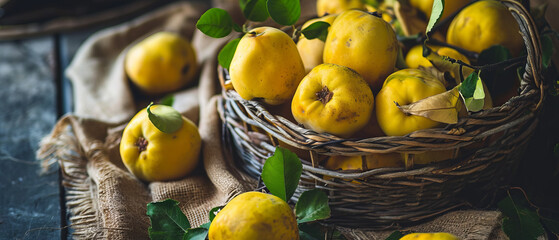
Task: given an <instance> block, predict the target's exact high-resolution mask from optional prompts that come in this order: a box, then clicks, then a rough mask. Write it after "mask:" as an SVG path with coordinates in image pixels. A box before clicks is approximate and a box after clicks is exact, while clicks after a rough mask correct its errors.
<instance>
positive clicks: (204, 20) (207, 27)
mask: <svg viewBox="0 0 559 240" xmlns="http://www.w3.org/2000/svg"><path fill="white" fill-rule="evenodd" d="M196 28H198V29H199V30H200V31H201V32H203V33H204V34H206V35H208V36H210V37H213V38H222V37H225V36H227V35H229V33H231V31H232V30H233V19H232V18H231V15H229V13H228V12H227V11H225V10H223V9H220V8H210V9H208V11H206V12H205V13H204V14H202V16H200V19H198V22H197V23H196Z"/></svg>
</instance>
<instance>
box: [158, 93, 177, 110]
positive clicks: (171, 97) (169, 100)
mask: <svg viewBox="0 0 559 240" xmlns="http://www.w3.org/2000/svg"><path fill="white" fill-rule="evenodd" d="M174 102H175V96H174V95H172V94H171V95H167V96H165V97H164V98H163V99H161V101H159V104H161V105H165V106H169V107H172V106H173V103H174Z"/></svg>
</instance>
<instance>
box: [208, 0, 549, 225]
mask: <svg viewBox="0 0 559 240" xmlns="http://www.w3.org/2000/svg"><path fill="white" fill-rule="evenodd" d="M501 2H502V3H503V4H504V5H505V6H506V7H507V8H508V9H509V10H510V12H511V13H512V14H513V16H514V18H515V19H516V20H517V21H518V23H519V25H520V30H521V34H522V36H523V39H524V42H525V45H526V50H527V54H528V55H527V59H526V65H525V70H526V71H525V74H524V75H523V79H522V82H521V87H520V94H519V95H518V96H515V97H513V98H511V99H510V100H509V101H508V102H506V103H505V104H503V105H501V106H497V107H493V108H490V109H486V110H483V111H480V112H476V113H471V114H469V115H468V116H466V117H461V118H460V119H459V121H458V123H456V124H449V125H446V126H443V127H439V128H432V129H426V130H420V131H416V132H412V133H410V134H408V135H405V136H385V137H374V138H366V139H343V138H339V137H336V136H333V135H330V134H325V133H317V132H314V131H312V130H309V129H305V128H303V127H301V126H299V125H298V124H296V123H295V122H294V121H291V120H288V119H286V118H284V117H282V116H279V115H274V114H272V113H270V111H268V110H267V109H266V106H265V105H264V104H262V103H261V102H258V101H248V100H244V99H242V98H241V97H240V96H239V95H238V94H237V93H236V92H235V91H234V90H232V89H230V88H227V87H226V84H227V82H228V75H227V72H226V71H225V70H223V69H219V70H218V71H219V77H220V80H221V81H222V84H223V87H224V90H223V99H222V101H221V103H220V104H219V105H220V109H219V112H220V115H221V119H222V120H223V123H224V131H225V132H227V134H226V135H227V136H228V138H226V139H224V141H226V142H227V144H226V146H230V147H231V150H232V151H233V152H234V153H235V154H236V155H237V156H239V157H238V161H239V162H238V165H239V166H240V167H241V168H242V169H243V170H244V171H246V172H247V173H249V174H250V175H251V176H253V177H255V178H258V177H259V176H260V172H261V169H262V166H263V163H264V162H265V160H266V159H267V158H268V157H269V156H271V155H272V154H273V152H274V150H275V147H276V146H277V145H278V144H279V143H280V142H281V143H282V144H287V145H289V146H290V147H291V148H296V149H299V150H302V151H304V152H305V153H306V156H301V155H299V156H300V158H301V161H302V163H303V174H302V176H301V181H300V184H299V187H298V189H297V191H296V193H295V195H294V197H293V200H295V201H296V200H297V198H298V197H299V196H300V194H301V193H302V192H303V191H305V190H309V189H314V188H319V189H323V190H324V191H325V192H326V193H327V194H328V196H329V204H330V207H331V210H332V213H331V218H330V219H329V220H327V223H330V224H335V225H339V226H345V227H359V228H370V229H380V228H390V227H394V226H398V225H406V224H412V223H416V222H418V221H422V220H425V219H429V218H431V217H434V216H437V215H440V214H442V213H444V212H447V211H450V210H452V209H456V208H459V207H464V206H465V207H472V206H476V207H479V206H487V205H488V204H491V203H493V202H494V200H495V199H494V198H495V193H496V192H497V191H496V190H498V189H499V188H502V187H504V186H506V185H507V183H509V182H510V180H511V179H510V178H511V176H512V175H513V174H512V173H513V172H514V171H515V170H516V167H517V166H518V162H519V160H520V157H521V156H522V154H523V152H524V151H525V148H526V147H527V143H528V142H529V140H530V137H531V136H532V135H533V133H534V129H535V127H536V126H537V123H538V113H539V110H540V109H541V104H542V102H543V99H544V97H545V91H544V88H545V85H544V83H543V82H542V75H541V72H542V70H541V69H542V60H541V56H542V54H541V46H540V44H539V43H540V39H539V35H538V32H537V29H536V27H535V25H534V22H533V20H532V19H531V17H530V16H529V12H528V11H527V10H526V9H525V8H524V7H523V6H522V5H521V4H519V3H518V2H516V1H513V0H502V1H501ZM433 151H444V152H451V153H452V154H451V155H452V156H453V157H452V158H450V159H448V160H445V161H441V162H436V163H431V164H427V165H418V164H414V161H413V160H414V156H416V155H417V154H421V153H425V152H433ZM389 153H399V154H407V155H408V161H407V163H406V166H403V167H383V168H375V169H368V168H367V166H366V165H367V164H366V161H365V160H363V163H364V164H363V166H362V167H363V170H355V171H342V170H329V169H326V168H324V167H323V166H321V165H320V161H321V160H322V159H324V158H325V156H336V155H343V156H356V155H357V156H364V155H369V154H389Z"/></svg>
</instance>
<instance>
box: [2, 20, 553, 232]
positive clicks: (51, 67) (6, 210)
mask: <svg viewBox="0 0 559 240" xmlns="http://www.w3.org/2000/svg"><path fill="white" fill-rule="evenodd" d="M121 21H122V20H121ZM110 24H114V23H110ZM110 24H104V25H103V24H101V25H97V26H95V27H88V28H86V29H81V30H78V31H75V30H74V31H65V32H58V33H49V34H45V35H42V36H40V37H32V38H23V39H15V40H9V41H2V40H0V99H2V102H1V103H0V239H67V238H69V233H71V229H70V228H69V227H68V224H69V223H68V221H67V212H66V206H65V200H64V199H65V196H64V194H65V193H64V189H63V187H62V186H61V184H60V178H61V175H60V170H59V168H58V166H57V165H56V164H55V165H54V166H52V167H51V168H50V169H48V171H46V172H45V173H41V166H40V162H38V160H37V159H36V157H35V152H36V151H37V149H38V147H39V142H40V140H41V138H42V137H44V136H45V135H47V134H48V133H49V132H50V130H51V129H52V127H53V126H54V124H55V123H56V121H57V119H58V118H59V117H60V116H62V115H63V114H65V113H67V112H70V111H71V110H72V109H73V108H72V92H71V84H70V83H69V81H68V80H67V79H65V78H64V76H63V71H64V69H65V68H66V66H67V65H68V64H69V62H70V61H71V60H72V57H73V56H74V54H75V52H76V50H77V49H78V47H79V46H80V45H81V43H82V42H83V41H84V40H85V39H86V38H87V37H88V36H90V35H91V34H92V33H93V32H95V31H97V30H99V29H101V28H104V27H106V26H108V25H110ZM549 104H551V105H554V106H551V107H547V110H546V111H545V112H544V114H545V118H543V120H542V124H540V125H541V126H540V127H539V128H538V130H537V134H536V136H535V138H534V140H533V141H532V143H531V144H530V147H529V149H528V152H527V153H526V156H525V161H524V163H523V167H522V168H521V171H520V173H519V174H518V176H517V178H516V179H517V180H516V181H515V182H516V183H515V184H516V185H518V186H523V187H525V188H526V189H527V191H528V192H529V193H530V194H531V195H532V196H535V200H536V203H540V204H542V205H544V206H547V207H549V206H551V207H553V206H554V205H555V206H557V205H559V204H557V202H559V197H558V192H559V191H557V187H556V186H558V185H557V183H559V177H558V176H557V173H556V172H553V171H554V169H557V165H556V164H557V159H554V158H553V156H552V149H550V147H551V148H552V146H553V144H554V143H557V142H559V137H558V135H559V131H558V130H557V129H558V127H557V126H558V125H559V124H557V123H558V122H559V114H557V113H556V112H559V111H557V104H558V101H557V99H555V100H552V101H551V102H549ZM553 186H555V187H553ZM553 189H554V190H553Z"/></svg>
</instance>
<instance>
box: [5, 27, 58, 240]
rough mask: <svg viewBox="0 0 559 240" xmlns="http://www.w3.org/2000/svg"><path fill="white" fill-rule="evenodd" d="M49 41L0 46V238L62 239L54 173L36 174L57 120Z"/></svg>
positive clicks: (44, 39)
mask: <svg viewBox="0 0 559 240" xmlns="http://www.w3.org/2000/svg"><path fill="white" fill-rule="evenodd" d="M52 46H53V38H52V37H41V38H36V39H29V40H23V41H10V42H0V83H1V84H0V99H2V102H1V103H0V239H60V236H61V232H62V229H61V208H60V189H59V174H58V168H57V167H56V166H55V167H53V168H51V169H50V170H49V171H48V172H47V173H46V174H42V175H41V174H39V170H40V166H39V164H38V162H37V160H36V158H35V152H36V150H37V149H38V147H39V141H40V140H41V138H42V137H43V136H44V135H46V134H48V133H49V132H50V130H51V129H52V127H53V125H54V124H55V122H56V119H57V104H56V84H55V81H54V79H53V71H52V70H51V68H50V66H51V65H52V49H53V48H52Z"/></svg>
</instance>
